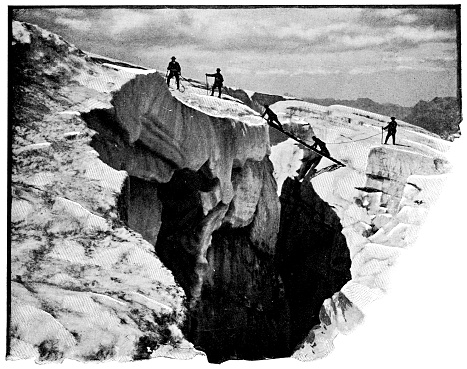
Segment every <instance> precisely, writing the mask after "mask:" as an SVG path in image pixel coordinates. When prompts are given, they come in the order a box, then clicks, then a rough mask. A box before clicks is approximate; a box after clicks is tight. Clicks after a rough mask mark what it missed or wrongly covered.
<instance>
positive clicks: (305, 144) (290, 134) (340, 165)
mask: <svg viewBox="0 0 467 369" xmlns="http://www.w3.org/2000/svg"><path fill="white" fill-rule="evenodd" d="M268 124H269V123H268ZM269 126H270V127H272V128H274V129H277V130H278V131H279V132H282V133H283V134H285V135H286V136H289V137H290V138H291V139H292V140H295V141H297V142H298V143H301V144H302V145H303V146H306V147H307V148H309V149H310V150H311V151H313V152H315V153H317V154H318V155H321V156H322V157H324V158H326V159H329V160H331V161H332V162H334V163H336V164H338V165H339V167H345V166H346V165H345V164H344V163H342V162H340V161H339V160H336V159H334V158H331V157H330V156H327V155H323V154H322V153H320V152H319V151H317V150H315V149H313V148H312V147H311V146H310V145H309V144H307V143H306V142H305V141H303V140H302V139H300V138H298V137H295V136H294V135H293V134H292V133H290V132H287V131H284V130H282V129H280V128H279V127H276V126H275V125H272V124H269ZM339 167H336V168H334V169H337V168H339Z"/></svg>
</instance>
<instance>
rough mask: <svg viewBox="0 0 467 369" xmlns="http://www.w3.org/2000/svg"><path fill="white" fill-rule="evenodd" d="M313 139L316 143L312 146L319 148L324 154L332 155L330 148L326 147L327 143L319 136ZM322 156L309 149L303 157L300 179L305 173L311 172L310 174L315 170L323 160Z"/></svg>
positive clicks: (315, 148)
mask: <svg viewBox="0 0 467 369" xmlns="http://www.w3.org/2000/svg"><path fill="white" fill-rule="evenodd" d="M312 139H313V141H315V143H314V144H313V145H311V148H312V149H314V150H317V151H318V152H319V153H320V154H322V155H324V156H331V155H330V154H329V150H328V148H327V147H326V144H325V143H324V142H323V141H321V140H320V139H319V138H318V137H316V136H313V137H312ZM321 158H322V156H321V155H319V154H317V153H316V152H314V151H313V150H309V149H308V150H307V152H306V153H305V155H304V156H303V159H302V162H303V163H302V166H301V168H300V173H299V174H298V180H301V179H302V178H303V177H305V175H306V174H307V173H308V172H310V174H311V173H312V172H313V171H314V170H315V168H316V167H317V166H318V164H319V162H320V161H321Z"/></svg>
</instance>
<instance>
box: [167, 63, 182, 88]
mask: <svg viewBox="0 0 467 369" xmlns="http://www.w3.org/2000/svg"><path fill="white" fill-rule="evenodd" d="M167 70H168V71H169V75H168V76H167V86H170V80H171V79H172V77H175V80H176V81H177V90H180V74H182V68H181V67H180V64H178V62H176V61H175V56H172V61H171V62H170V63H169V66H168V67H167Z"/></svg>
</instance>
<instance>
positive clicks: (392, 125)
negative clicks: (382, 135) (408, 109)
mask: <svg viewBox="0 0 467 369" xmlns="http://www.w3.org/2000/svg"><path fill="white" fill-rule="evenodd" d="M386 129H387V130H388V134H387V135H386V140H385V141H384V144H385V145H386V144H387V143H388V140H389V137H390V136H392V144H393V145H395V144H396V131H397V122H396V118H394V117H391V121H390V122H389V124H388V125H387V126H386V127H384V128H383V130H386Z"/></svg>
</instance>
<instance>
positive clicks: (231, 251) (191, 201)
mask: <svg viewBox="0 0 467 369" xmlns="http://www.w3.org/2000/svg"><path fill="white" fill-rule="evenodd" d="M112 114H113V112H112V111H105V112H103V111H92V112H90V113H88V114H86V115H84V118H85V120H86V121H87V122H88V125H89V126H90V127H91V128H93V129H94V130H96V131H97V132H98V134H96V135H95V136H94V137H93V140H92V143H91V144H92V146H93V147H94V148H95V149H96V151H98V152H99V153H100V157H101V159H102V160H103V161H104V162H106V163H107V164H108V165H110V166H112V167H114V168H116V169H118V170H122V169H123V170H127V171H128V172H129V173H130V176H129V179H128V180H127V183H126V185H125V190H124V194H123V196H122V199H121V200H120V217H121V220H122V221H124V222H125V223H126V224H127V225H128V227H130V228H132V229H134V230H135V231H137V232H139V233H141V235H142V236H143V237H144V238H145V239H146V240H148V241H149V242H151V243H152V244H153V245H154V247H155V251H156V253H157V255H158V256H159V258H160V259H161V260H162V262H163V263H164V265H165V266H166V267H167V268H169V269H170V270H171V271H172V273H173V274H174V277H175V279H176V280H177V282H178V283H179V284H180V285H181V286H182V288H183V289H184V290H185V293H186V295H187V318H186V322H185V325H184V326H183V327H182V331H183V333H184V334H185V336H186V338H187V339H188V340H189V341H191V342H192V343H193V344H194V345H195V347H197V348H199V349H200V350H202V351H204V352H205V353H206V354H207V357H208V360H209V361H210V362H215V363H220V362H223V361H225V360H229V359H246V360H256V359H263V358H278V357H287V356H290V355H291V354H292V353H293V351H294V349H295V348H296V346H297V345H299V344H300V343H301V342H302V341H303V340H304V338H305V337H306V336H307V335H308V333H309V331H310V330H311V329H312V328H313V326H314V325H316V324H319V311H320V308H321V305H322V303H323V301H324V300H325V299H326V298H329V297H331V296H332V295H333V293H335V292H337V291H339V289H340V288H341V287H342V286H343V285H344V284H345V283H346V282H347V281H348V280H349V279H350V258H349V252H348V249H347V246H346V243H345V238H344V236H343V235H342V234H341V229H342V228H341V226H340V222H339V218H338V217H337V215H336V214H335V213H334V211H333V209H332V208H331V207H330V206H329V205H328V204H327V203H326V202H324V201H323V200H322V199H320V198H319V196H318V195H317V194H316V192H315V191H314V189H313V187H312V185H311V184H300V183H299V182H297V181H294V180H292V179H288V180H287V181H286V182H285V183H284V185H283V189H282V195H281V197H280V202H281V211H280V227H277V229H275V232H276V233H278V234H277V235H274V237H272V238H271V239H273V241H265V242H266V243H267V242H269V243H270V245H269V247H264V245H261V244H260V243H259V242H258V241H257V240H256V238H255V237H256V236H254V234H255V232H258V227H261V229H263V230H264V229H267V226H265V224H267V222H268V221H269V220H270V218H268V216H269V215H268V214H267V213H265V212H264V211H259V210H258V209H257V214H255V220H254V221H253V222H251V223H250V224H248V225H246V226H244V227H239V228H232V227H231V226H230V225H229V223H225V222H223V218H224V216H225V214H226V212H227V211H228V210H229V205H226V204H223V203H222V202H220V203H218V204H217V205H216V206H214V207H213V208H212V209H211V210H209V211H208V213H207V214H205V213H204V212H203V207H202V201H201V194H202V193H203V192H204V193H209V192H210V191H213V189H214V188H215V187H216V186H217V185H218V182H219V180H218V179H217V178H213V176H212V174H211V173H210V171H209V169H208V163H206V164H205V165H204V166H203V167H201V168H200V169H199V170H198V171H192V170H189V169H177V170H175V172H174V174H173V176H172V178H171V180H170V181H169V182H168V183H159V182H157V181H155V180H152V179H148V178H141V177H139V176H138V175H133V174H138V171H137V170H133V169H132V168H137V167H138V165H141V164H138V163H140V162H141V160H142V159H141V158H144V157H145V155H150V154H151V153H150V152H147V153H145V152H144V148H142V147H139V146H138V143H136V144H133V145H131V147H130V145H128V144H126V139H125V137H124V136H123V135H122V133H121V132H118V131H115V130H114V129H111V128H110V127H112V126H114V123H112V122H115V118H114V117H112ZM109 122H110V123H109ZM133 153H134V154H135V155H134V157H132V156H133ZM138 158H139V159H138ZM138 160H140V161H138ZM267 162H268V163H269V165H270V162H269V161H267ZM168 165H170V163H169V164H168ZM255 165H257V167H258V168H262V169H261V170H262V171H264V172H272V168H271V167H270V166H268V165H267V164H264V163H263V162H260V163H256V164H255ZM241 171H242V168H241V167H236V168H234V169H233V174H232V177H234V176H235V175H238V173H241ZM234 172H235V173H234ZM132 173H133V174H132ZM263 176H264V179H263V180H264V181H267V180H269V181H270V180H271V179H270V178H272V177H271V173H268V176H265V175H264V174H263ZM268 178H269V179H268ZM272 181H273V179H272ZM258 208H259V205H258ZM265 214H266V215H265ZM258 217H263V218H265V219H262V220H258ZM257 220H258V221H257ZM261 222H262V223H261ZM258 224H260V226H258ZM255 227H256V229H255ZM269 231H270V230H269ZM271 232H272V231H271ZM211 236H212V237H211ZM275 236H277V242H276V238H275ZM263 238H264V236H263ZM266 238H267V237H266ZM203 245H204V246H206V245H208V246H209V247H208V248H207V249H206V252H205V253H204V254H203V253H202V252H200V249H201V248H202V247H203Z"/></svg>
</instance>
